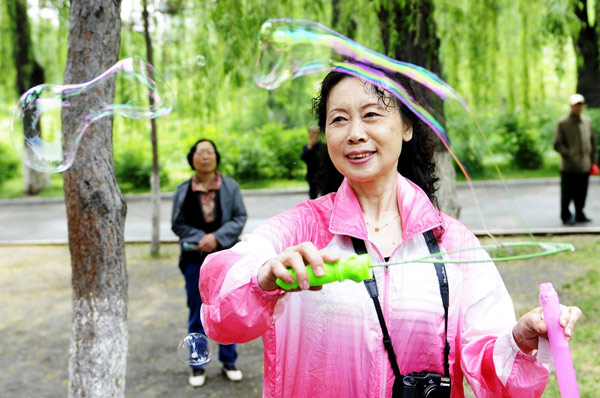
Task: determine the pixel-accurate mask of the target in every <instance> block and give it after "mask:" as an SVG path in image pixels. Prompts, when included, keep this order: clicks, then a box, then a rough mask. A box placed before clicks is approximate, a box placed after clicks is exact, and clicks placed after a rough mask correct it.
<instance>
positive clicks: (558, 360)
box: [540, 282, 579, 398]
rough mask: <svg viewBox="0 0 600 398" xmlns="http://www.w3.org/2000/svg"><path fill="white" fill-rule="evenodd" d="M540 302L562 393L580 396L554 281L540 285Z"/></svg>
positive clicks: (568, 395) (575, 396) (570, 396)
mask: <svg viewBox="0 0 600 398" xmlns="http://www.w3.org/2000/svg"><path fill="white" fill-rule="evenodd" d="M540 304H541V305H542V311H543V313H544V321H545V322H546V325H547V326H548V340H550V349H551V350H552V358H553V359H554V368H555V369H556V378H557V379H558V388H559V390H560V395H561V396H562V397H563V398H566V397H568V398H579V388H578V387H577V379H576V377H575V369H574V368H573V360H572V359H571V351H570V350H569V341H568V340H567V336H565V331H564V329H563V327H562V326H560V324H559V320H560V313H561V310H560V303H559V302H558V294H556V291H555V290H554V287H553V286H552V283H550V282H546V283H542V284H541V285H540Z"/></svg>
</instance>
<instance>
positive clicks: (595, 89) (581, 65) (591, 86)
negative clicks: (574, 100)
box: [573, 0, 600, 108]
mask: <svg viewBox="0 0 600 398" xmlns="http://www.w3.org/2000/svg"><path fill="white" fill-rule="evenodd" d="M574 7H575V15H576V16H577V18H578V19H579V21H580V22H581V29H580V30H579V33H578V34H577V36H575V37H573V47H574V48H575V54H576V55H577V92H578V93H580V94H581V95H583V96H584V98H585V102H586V105H588V106H589V107H590V108H600V34H598V28H597V25H598V23H599V22H600V21H598V19H596V21H595V24H594V25H592V24H590V21H589V19H588V13H587V8H588V2H587V0H579V1H576V2H574ZM594 7H596V9H598V8H600V5H598V4H594ZM594 12H596V10H594ZM596 15H598V16H599V17H600V13H598V12H596Z"/></svg>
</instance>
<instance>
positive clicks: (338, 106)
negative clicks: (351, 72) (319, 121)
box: [325, 77, 412, 183]
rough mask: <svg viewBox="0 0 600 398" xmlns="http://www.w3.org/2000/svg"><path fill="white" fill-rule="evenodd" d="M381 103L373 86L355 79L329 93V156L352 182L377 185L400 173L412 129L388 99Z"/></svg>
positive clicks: (349, 78) (326, 125)
mask: <svg viewBox="0 0 600 398" xmlns="http://www.w3.org/2000/svg"><path fill="white" fill-rule="evenodd" d="M389 100H390V101H389V103H390V106H389V107H387V108H386V107H385V105H383V104H380V100H379V97H378V95H377V93H375V91H374V90H372V87H370V86H369V85H368V84H367V85H365V83H364V82H362V81H360V80H358V79H357V78H354V77H347V78H344V79H342V80H341V81H340V82H339V83H338V84H337V85H336V86H335V87H333V88H332V89H331V91H330V93H329V98H328V99H327V114H326V119H325V136H326V138H327V148H328V151H329V157H330V158H331V161H332V162H333V164H334V165H335V167H336V169H338V171H339V172H340V173H342V175H344V176H345V177H347V178H348V179H349V180H350V181H351V182H358V183H368V182H375V181H377V179H379V178H382V177H390V176H391V175H392V174H393V175H395V174H396V173H397V171H396V170H397V167H398V157H399V156H400V152H401V151H402V142H403V141H409V140H410V139H411V138H412V127H411V126H408V125H406V123H404V121H403V119H402V117H401V115H400V111H399V109H398V108H397V107H395V106H393V105H392V104H394V102H393V101H392V98H389Z"/></svg>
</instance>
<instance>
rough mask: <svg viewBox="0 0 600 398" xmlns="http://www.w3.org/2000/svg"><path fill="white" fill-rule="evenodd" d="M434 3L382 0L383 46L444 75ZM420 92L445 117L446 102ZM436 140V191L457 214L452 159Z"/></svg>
mask: <svg viewBox="0 0 600 398" xmlns="http://www.w3.org/2000/svg"><path fill="white" fill-rule="evenodd" d="M433 3H434V2H433V0H423V1H417V2H413V1H411V2H407V1H401V0H392V1H388V2H382V4H381V5H380V6H379V10H378V17H379V22H380V27H381V37H382V39H383V46H384V49H385V52H386V54H387V55H389V56H390V57H392V58H395V59H397V60H399V61H404V62H410V63H412V64H415V65H419V66H422V67H424V68H427V69H428V70H430V71H432V72H433V73H435V74H437V75H438V76H441V75H442V73H441V72H442V70H441V64H440V58H439V48H440V40H439V38H438V37H437V35H436V26H435V20H434V17H433V11H434V4H433ZM418 88H419V87H417V89H418ZM417 91H418V93H417V94H418V95H420V97H422V98H424V99H425V104H423V105H424V106H425V108H427V110H428V111H430V112H431V113H432V114H433V115H436V116H437V118H438V120H443V115H444V104H443V101H442V100H441V99H440V98H439V97H437V96H436V95H435V94H434V93H433V92H431V91H430V90H427V89H422V90H417ZM436 141H437V146H436V154H435V160H436V170H437V171H436V173H437V177H438V178H439V181H438V185H437V188H438V190H437V192H436V197H437V199H438V205H439V206H440V210H442V211H444V212H446V213H448V214H450V215H452V216H454V217H458V215H459V213H460V207H459V205H458V202H457V201H456V187H455V186H456V182H455V179H456V173H455V172H454V167H453V165H452V158H451V157H450V154H449V153H448V151H447V150H446V149H445V148H444V146H443V144H442V142H441V141H440V140H439V138H437V136H436Z"/></svg>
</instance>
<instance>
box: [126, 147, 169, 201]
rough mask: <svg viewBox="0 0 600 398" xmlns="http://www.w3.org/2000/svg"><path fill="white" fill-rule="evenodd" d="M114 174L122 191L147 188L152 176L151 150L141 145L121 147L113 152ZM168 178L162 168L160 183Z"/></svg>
mask: <svg viewBox="0 0 600 398" xmlns="http://www.w3.org/2000/svg"><path fill="white" fill-rule="evenodd" d="M115 174H116V176H117V181H119V186H120V187H121V189H122V190H123V191H132V190H147V189H149V188H150V177H151V176H152V151H150V150H149V149H148V150H146V149H144V148H143V146H141V147H140V148H139V149H134V148H123V149H121V150H117V151H116V153H115ZM167 180H168V176H167V173H166V172H165V170H164V169H163V168H161V170H160V181H161V184H164V183H166V182H167Z"/></svg>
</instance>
